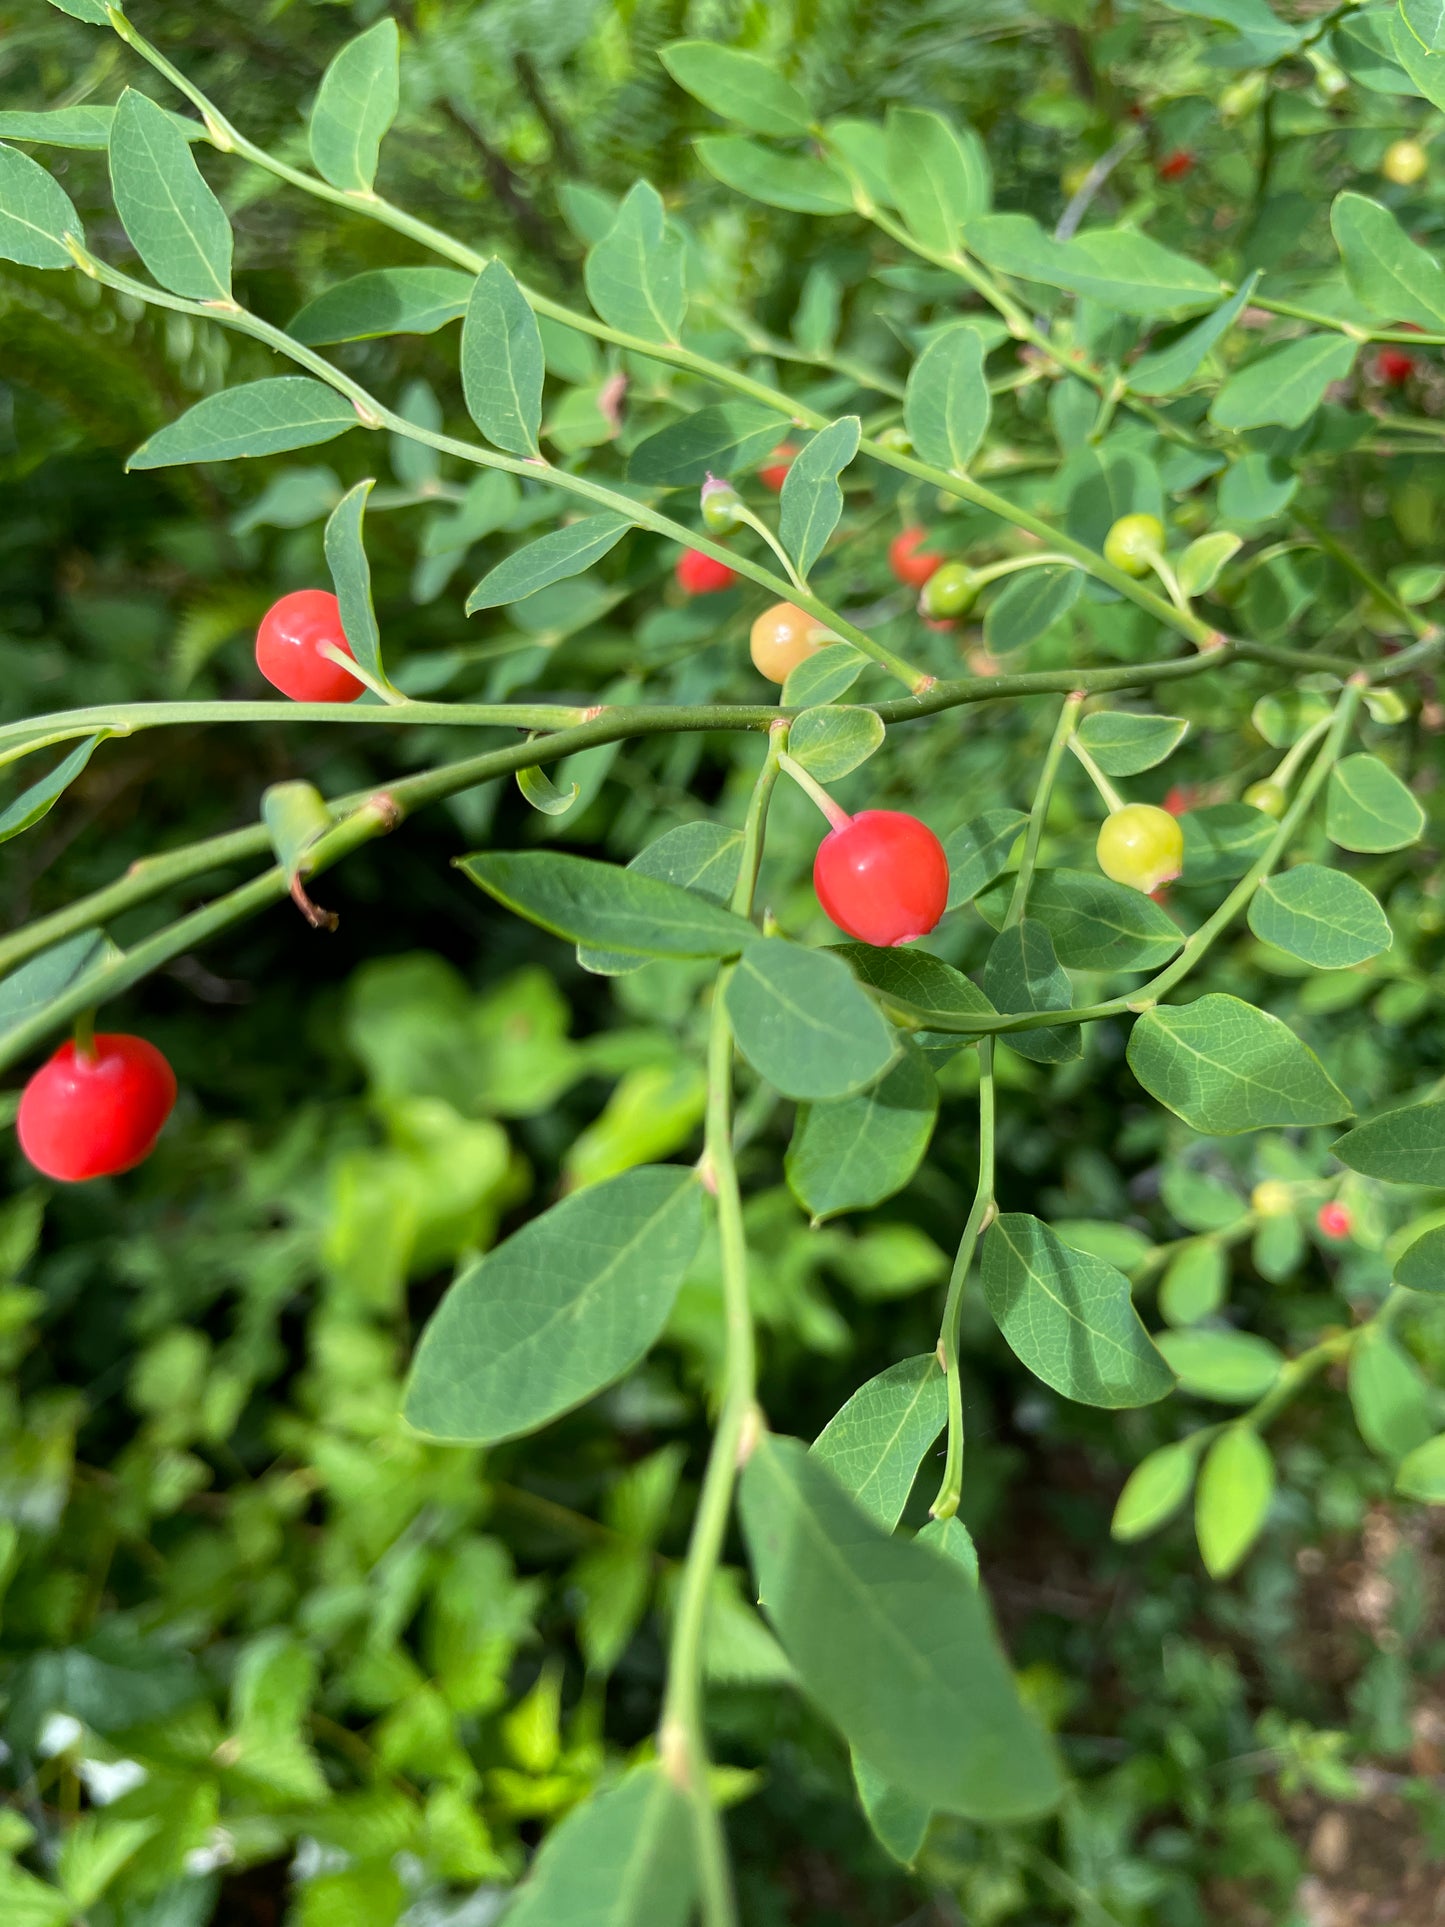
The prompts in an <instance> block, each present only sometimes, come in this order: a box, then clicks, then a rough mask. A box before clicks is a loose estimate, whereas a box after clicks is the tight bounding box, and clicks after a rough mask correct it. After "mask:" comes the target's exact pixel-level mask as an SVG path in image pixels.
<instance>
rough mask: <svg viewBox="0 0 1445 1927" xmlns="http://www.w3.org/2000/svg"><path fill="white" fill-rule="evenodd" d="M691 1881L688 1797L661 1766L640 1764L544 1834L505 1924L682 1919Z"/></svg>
mask: <svg viewBox="0 0 1445 1927" xmlns="http://www.w3.org/2000/svg"><path fill="white" fill-rule="evenodd" d="M695 1886H696V1873H695V1871H694V1866H693V1845H692V1819H691V1815H690V1814H689V1812H688V1807H687V1802H686V1801H685V1800H684V1798H683V1796H682V1795H681V1794H680V1793H679V1792H678V1791H677V1789H676V1788H675V1787H674V1786H673V1785H672V1784H671V1783H670V1782H669V1781H668V1779H667V1778H666V1776H665V1775H664V1774H663V1772H662V1770H661V1769H660V1768H659V1767H657V1766H655V1765H648V1766H637V1767H634V1768H633V1769H632V1771H631V1772H630V1773H629V1774H628V1775H627V1776H626V1778H625V1779H624V1780H622V1781H621V1782H620V1783H619V1784H618V1785H616V1786H614V1787H610V1788H608V1789H607V1790H606V1791H605V1792H602V1793H595V1794H593V1796H592V1797H591V1799H589V1800H586V1801H584V1802H583V1803H582V1805H581V1806H578V1807H574V1808H573V1810H572V1811H571V1813H569V1814H568V1815H567V1817H566V1818H565V1819H564V1820H563V1821H562V1822H561V1824H560V1825H559V1826H558V1827H557V1828H556V1829H555V1831H554V1832H552V1833H551V1834H549V1835H548V1837H547V1840H546V1842H545V1843H544V1845H543V1847H542V1850H541V1852H540V1853H539V1854H538V1855H537V1858H536V1860H535V1862H534V1863H533V1866H532V1870H531V1872H530V1874H529V1875H528V1877H527V1879H526V1880H525V1881H524V1882H523V1883H522V1885H521V1887H519V1888H518V1890H517V1897H516V1899H515V1900H514V1901H513V1902H512V1904H511V1906H510V1907H509V1908H508V1910H507V1912H508V1915H509V1917H510V1918H509V1927H554V1923H555V1927H564V1923H568V1924H570V1923H572V1922H576V1923H578V1927H580V1924H581V1923H582V1922H584V1921H585V1922H586V1923H587V1927H687V1922H688V1920H689V1919H690V1917H691V1914H692V1905H693V1892H694V1888H695Z"/></svg>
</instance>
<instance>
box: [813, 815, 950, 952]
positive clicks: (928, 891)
mask: <svg viewBox="0 0 1445 1927" xmlns="http://www.w3.org/2000/svg"><path fill="white" fill-rule="evenodd" d="M813 888H814V889H815V890H816V891H817V892H818V901H819V903H820V904H822V906H823V909H824V910H825V911H826V912H827V914H828V916H830V917H831V918H832V920H833V922H834V923H836V924H837V926H838V928H839V929H840V930H843V931H846V932H847V934H848V935H849V936H850V937H856V938H857V940H858V941H859V943H872V944H879V945H884V944H896V943H907V942H908V941H909V939H910V938H911V937H924V936H927V934H928V932H929V931H930V930H932V929H933V927H934V925H935V924H936V923H937V922H938V920H939V919H940V917H942V915H943V913H944V911H945V910H946V909H947V908H948V858H947V857H946V856H945V855H944V852H943V845H942V844H941V843H940V842H939V840H938V838H937V837H936V836H935V835H934V834H933V832H932V830H930V829H929V827H928V825H927V824H926V823H920V822H919V820H918V818H917V817H916V816H909V815H907V814H906V813H905V812H904V811H902V810H861V811H860V812H859V813H858V815H857V816H854V817H851V818H850V819H849V820H848V822H846V823H844V824H842V825H840V827H839V828H838V829H836V830H830V831H829V832H828V834H827V836H825V837H824V838H823V841H822V842H821V843H820V844H819V845H818V854H817V856H816V857H815V858H814V860H813Z"/></svg>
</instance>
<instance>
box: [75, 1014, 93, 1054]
mask: <svg viewBox="0 0 1445 1927" xmlns="http://www.w3.org/2000/svg"><path fill="white" fill-rule="evenodd" d="M75 1054H76V1056H77V1057H94V1056H95V1006H94V1004H91V1005H89V1006H88V1007H87V1008H86V1009H85V1010H82V1011H80V1012H79V1013H78V1014H77V1016H76V1019H75Z"/></svg>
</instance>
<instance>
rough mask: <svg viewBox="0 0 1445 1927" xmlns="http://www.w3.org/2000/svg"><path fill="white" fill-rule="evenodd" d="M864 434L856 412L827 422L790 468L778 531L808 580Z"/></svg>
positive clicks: (835, 516)
mask: <svg viewBox="0 0 1445 1927" xmlns="http://www.w3.org/2000/svg"><path fill="white" fill-rule="evenodd" d="M862 432H863V424H862V423H861V422H860V421H859V419H858V417H857V416H856V415H844V416H843V418H842V420H841V421H836V422H829V424H828V426H827V427H826V428H820V429H819V430H818V432H817V434H816V435H815V436H814V437H813V439H812V440H811V441H810V442H808V443H807V444H806V445H805V446H804V447H803V449H802V450H801V451H800V453H799V454H797V455H795V456H794V458H793V461H792V463H791V465H790V467H789V469H788V474H787V479H786V480H785V481H784V483H783V491H782V495H781V497H780V501H779V506H780V509H781V514H780V517H779V521H778V534H779V536H780V537H781V538H782V543H783V547H784V548H785V549H786V550H787V552H788V554H789V555H790V556H792V558H793V561H794V562H795V563H796V564H797V567H798V573H799V575H801V576H802V577H803V579H804V580H805V581H806V580H807V576H808V572H809V570H810V569H811V568H812V566H813V564H814V563H815V562H816V561H817V559H818V557H819V556H820V555H821V554H822V553H823V551H824V549H825V548H827V546H828V538H829V537H830V536H831V535H832V533H833V531H834V529H836V528H837V526H838V521H839V518H840V517H841V515H842V513H843V491H842V489H841V488H840V487H839V486H838V477H839V475H840V474H841V473H842V471H843V470H844V469H845V468H846V467H847V466H848V464H849V462H851V461H852V459H853V457H854V456H855V455H856V454H857V453H858V441H859V437H860V436H861V434H862ZM720 472H721V471H718V470H715V471H714V473H720ZM796 753H797V752H796V750H795V751H794V754H796Z"/></svg>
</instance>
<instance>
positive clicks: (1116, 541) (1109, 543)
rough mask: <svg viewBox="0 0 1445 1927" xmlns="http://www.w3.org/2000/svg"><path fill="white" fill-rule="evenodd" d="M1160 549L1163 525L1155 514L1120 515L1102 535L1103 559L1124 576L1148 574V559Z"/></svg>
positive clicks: (1157, 553)
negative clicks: (1103, 535) (1104, 534)
mask: <svg viewBox="0 0 1445 1927" xmlns="http://www.w3.org/2000/svg"><path fill="white" fill-rule="evenodd" d="M1163 549H1164V524H1163V523H1162V522H1161V521H1160V520H1159V517H1158V516H1157V515H1121V516H1120V517H1119V519H1118V521H1117V522H1116V523H1115V524H1114V526H1113V527H1112V528H1111V529H1110V531H1109V533H1108V534H1107V535H1106V536H1105V537H1104V560H1105V561H1106V562H1112V563H1113V565H1114V567H1115V568H1116V569H1122V570H1123V571H1124V573H1125V575H1147V574H1148V573H1149V564H1150V560H1151V558H1152V557H1154V556H1156V555H1160V554H1162V553H1163Z"/></svg>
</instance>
